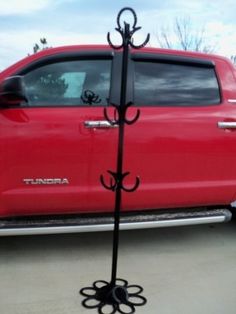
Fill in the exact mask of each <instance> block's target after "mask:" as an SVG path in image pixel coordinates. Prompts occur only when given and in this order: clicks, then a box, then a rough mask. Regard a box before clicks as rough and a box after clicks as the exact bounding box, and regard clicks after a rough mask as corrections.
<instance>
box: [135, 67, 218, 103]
mask: <svg viewBox="0 0 236 314" xmlns="http://www.w3.org/2000/svg"><path fill="white" fill-rule="evenodd" d="M134 93H135V104H136V105H147V106H148V105H156V106H168V105H169V106H172V105H174V106H178V105H179V106H191V105H192V106H194V105H209V104H218V103H220V93H219V86H218V82H217V79H216V75H215V71H214V69H213V68H209V67H208V68H207V67H201V66H195V65H183V64H171V63H156V62H155V63H154V62H135V81H134Z"/></svg>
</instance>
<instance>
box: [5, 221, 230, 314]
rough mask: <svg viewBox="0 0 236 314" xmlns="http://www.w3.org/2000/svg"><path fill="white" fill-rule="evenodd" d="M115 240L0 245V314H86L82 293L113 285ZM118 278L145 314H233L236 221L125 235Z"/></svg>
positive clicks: (67, 238)
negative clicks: (140, 293)
mask: <svg viewBox="0 0 236 314" xmlns="http://www.w3.org/2000/svg"><path fill="white" fill-rule="evenodd" d="M111 237H112V233H111V232H103V233H90V234H88V233H87V234H71V235H53V236H52V235H51V236H28V237H8V238H7V237H5V238H0V282H1V284H0V313H1V314H54V313H55V314H78V313H79V314H85V313H88V314H89V313H91V314H93V313H97V312H96V311H95V310H87V309H84V308H82V306H81V300H82V297H81V296H80V295H79V294H78V291H79V289H80V288H82V287H84V286H89V285H90V284H91V283H92V282H93V281H94V280H98V279H105V280H107V279H109V277H110V267H111V266H110V264H111ZM118 273H119V276H120V277H121V278H125V279H127V280H128V281H129V282H130V283H131V284H135V283H138V284H140V285H142V286H143V287H144V295H145V296H146V297H147V299H148V303H147V305H146V306H144V307H140V308H137V313H140V314H144V313H145V314H146V313H147V314H157V313H158V314H189V313H191V314H199V313H201V314H223V313H224V314H235V313H236V221H232V222H230V223H227V224H219V225H213V226H209V225H202V226H191V227H180V228H166V229H152V230H138V231H123V232H122V233H121V241H120V255H119V267H118Z"/></svg>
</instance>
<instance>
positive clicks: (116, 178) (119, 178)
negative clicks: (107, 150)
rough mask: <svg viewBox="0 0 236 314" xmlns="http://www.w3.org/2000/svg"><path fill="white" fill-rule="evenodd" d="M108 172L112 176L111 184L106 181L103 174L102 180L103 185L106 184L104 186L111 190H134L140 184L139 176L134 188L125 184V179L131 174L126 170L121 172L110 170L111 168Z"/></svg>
mask: <svg viewBox="0 0 236 314" xmlns="http://www.w3.org/2000/svg"><path fill="white" fill-rule="evenodd" d="M107 172H108V173H109V174H110V176H111V177H110V183H109V185H108V184H106V183H105V180H104V177H103V175H101V176H100V181H101V183H102V185H103V186H104V188H105V189H107V190H111V191H113V192H114V191H115V190H117V189H121V190H123V191H125V192H134V191H135V190H136V189H137V188H138V186H139V184H140V179H139V177H136V182H135V184H134V186H133V187H132V188H127V187H125V186H124V183H123V181H124V179H125V177H127V176H128V175H129V174H130V172H124V173H121V174H119V173H117V172H113V171H110V170H108V171H107Z"/></svg>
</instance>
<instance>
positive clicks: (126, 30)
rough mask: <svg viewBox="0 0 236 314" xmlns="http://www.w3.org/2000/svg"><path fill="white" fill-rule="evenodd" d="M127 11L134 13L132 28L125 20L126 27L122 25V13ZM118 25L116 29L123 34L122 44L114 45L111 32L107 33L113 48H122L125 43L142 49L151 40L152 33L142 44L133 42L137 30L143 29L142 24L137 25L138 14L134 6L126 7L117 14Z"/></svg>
mask: <svg viewBox="0 0 236 314" xmlns="http://www.w3.org/2000/svg"><path fill="white" fill-rule="evenodd" d="M125 11H129V12H131V14H132V15H133V19H134V22H133V25H132V28H131V29H130V25H129V24H128V23H126V22H124V27H123V28H122V26H121V15H122V14H123V13H124V12H125ZM116 21H117V26H118V27H116V28H115V30H116V31H117V32H118V33H119V34H120V35H121V39H122V43H121V45H118V46H116V45H113V43H112V41H111V36H110V32H109V33H108V34H107V41H108V43H109V45H110V46H111V47H112V48H113V49H121V48H123V47H124V46H125V45H130V47H132V48H134V49H140V48H143V47H144V46H146V44H147V43H148V42H149V39H150V34H148V35H147V37H146V39H145V40H144V42H143V43H142V44H140V45H135V44H134V43H133V39H132V37H133V35H134V33H135V32H137V31H138V30H140V29H141V27H140V26H136V25H137V15H136V13H135V11H134V10H133V9H132V8H129V7H126V8H123V9H122V10H120V12H119V13H118V15H117V20H116Z"/></svg>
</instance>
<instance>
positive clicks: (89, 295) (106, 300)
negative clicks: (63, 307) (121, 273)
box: [80, 279, 147, 314]
mask: <svg viewBox="0 0 236 314" xmlns="http://www.w3.org/2000/svg"><path fill="white" fill-rule="evenodd" d="M142 292H143V288H142V287H141V286H139V285H129V284H128V281H127V280H124V279H116V281H115V283H113V282H110V283H109V282H107V281H105V280H97V281H95V282H94V283H93V285H92V286H91V287H85V288H83V289H81V290H80V294H81V295H82V296H84V297H85V299H84V300H83V301H82V305H83V306H84V307H85V308H88V309H96V308H97V310H98V313H99V314H115V313H121V314H132V313H135V307H136V306H142V305H145V304H146V302H147V300H146V298H145V297H143V296H142V295H141V293H142Z"/></svg>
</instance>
